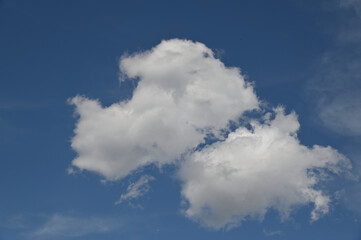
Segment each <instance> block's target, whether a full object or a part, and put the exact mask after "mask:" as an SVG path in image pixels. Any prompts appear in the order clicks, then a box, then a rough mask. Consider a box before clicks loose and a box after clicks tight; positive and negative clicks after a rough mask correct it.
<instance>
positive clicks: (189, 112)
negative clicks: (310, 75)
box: [70, 39, 350, 229]
mask: <svg viewBox="0 0 361 240" xmlns="http://www.w3.org/2000/svg"><path fill="white" fill-rule="evenodd" d="M120 69H121V71H122V74H124V75H125V76H127V77H128V78H139V83H138V86H137V87H136V89H135V90H134V92H133V96H132V98H131V99H129V100H128V101H123V102H120V103H115V104H112V105H111V106H109V107H103V106H102V105H101V104H100V102H99V101H98V100H91V99H87V98H86V97H81V96H77V97H75V98H73V99H72V100H71V103H73V104H74V105H75V106H76V113H77V114H78V115H79V120H78V122H77V125H76V129H75V136H74V138H73V139H72V148H73V149H74V150H75V151H76V152H77V153H78V156H77V157H76V158H75V159H74V160H73V162H72V164H73V166H76V167H78V168H79V169H85V170H89V171H94V172H97V173H100V174H102V175H103V176H105V177H106V178H107V179H108V180H116V179H120V178H123V177H125V176H127V175H129V174H131V173H132V172H133V171H134V170H136V169H139V168H141V167H144V166H146V165H148V164H157V165H159V166H162V165H163V164H172V163H173V164H174V163H175V160H177V159H181V160H182V162H181V166H180V170H179V177H180V179H181V180H182V183H183V185H182V196H183V197H184V199H185V200H186V202H187V203H188V206H187V209H186V210H185V214H186V216H188V217H189V218H191V219H193V220H195V221H197V222H199V223H201V224H202V225H204V226H208V227H211V228H215V229H219V228H223V227H226V228H231V227H234V226H237V225H239V224H240V223H241V222H242V221H243V220H245V219H246V218H258V219H262V218H263V217H264V216H265V214H266V212H267V210H268V209H270V208H273V209H275V210H278V212H279V213H280V215H281V216H282V218H287V217H288V215H289V214H290V212H291V211H292V210H293V209H294V208H295V207H297V206H303V205H308V204H310V203H311V204H313V205H314V209H313V211H312V212H311V220H312V221H313V220H317V219H318V218H319V217H321V216H322V215H324V214H326V213H327V212H328V211H329V203H330V201H331V200H330V197H329V196H328V195H326V194H325V193H324V192H323V191H322V190H320V189H319V188H317V186H318V183H319V182H320V181H321V180H324V178H325V176H327V175H328V173H335V174H338V173H340V172H341V171H342V170H344V169H345V168H346V169H347V168H349V167H350V166H349V162H348V160H347V159H346V158H345V157H344V156H343V155H341V154H339V153H338V152H337V151H336V150H334V149H332V148H331V147H321V146H318V145H315V146H313V147H312V148H309V147H306V146H304V145H302V144H301V143H300V142H299V140H298V138H297V131H298V129H299V127H300V124H299V122H298V120H297V116H296V114H295V113H291V114H288V115H286V114H285V113H284V110H283V108H277V109H275V110H274V112H271V113H268V114H265V116H264V119H262V120H260V121H254V122H251V124H252V129H247V128H245V127H240V128H238V129H237V130H236V131H234V132H231V133H230V134H229V135H228V137H227V138H226V139H221V138H220V139H219V141H218V142H216V143H213V144H208V145H206V146H205V147H203V148H201V149H198V150H197V151H196V150H195V149H196V147H197V146H198V145H199V144H201V143H205V142H204V141H205V140H204V138H205V136H206V134H207V133H213V134H215V136H219V135H218V133H219V131H220V130H222V129H224V128H225V127H226V126H227V124H228V123H229V121H230V120H237V118H239V117H241V116H242V114H243V113H244V112H245V111H247V110H254V109H258V108H259V101H258V99H257V96H256V95H255V93H254V91H253V87H252V86H250V85H249V84H248V83H247V82H245V80H244V77H243V76H242V75H241V74H240V70H239V69H237V68H228V67H225V66H224V64H223V63H222V62H221V61H219V60H218V59H216V58H214V56H213V52H212V51H211V50H210V49H209V48H207V47H206V46H205V45H203V44H201V43H197V42H192V41H187V40H179V39H173V40H169V41H162V42H161V43H160V44H159V45H158V46H156V47H154V48H153V49H151V50H150V51H146V52H142V53H138V54H135V55H131V56H124V57H123V58H122V59H121V61H120ZM70 172H72V170H71V171H70ZM151 180H152V177H150V176H143V177H142V178H140V179H139V180H138V181H137V182H136V183H133V184H131V185H130V186H129V187H128V189H127V192H126V193H124V194H122V195H121V197H120V199H119V201H117V202H116V204H117V203H121V202H123V201H125V200H131V199H134V198H137V197H139V196H141V195H143V194H145V193H146V192H147V191H148V190H149V185H148V184H149V181H151Z"/></svg>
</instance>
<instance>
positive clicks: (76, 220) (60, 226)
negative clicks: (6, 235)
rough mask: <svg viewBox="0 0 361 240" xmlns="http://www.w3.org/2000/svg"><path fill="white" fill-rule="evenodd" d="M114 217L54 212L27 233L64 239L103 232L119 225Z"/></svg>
mask: <svg viewBox="0 0 361 240" xmlns="http://www.w3.org/2000/svg"><path fill="white" fill-rule="evenodd" d="M120 225H121V224H120V223H119V222H117V221H116V220H114V219H102V218H95V217H89V218H88V217H87V218H81V217H72V216H65V215H62V214H54V215H53V216H51V217H50V218H49V219H48V220H47V221H46V222H45V223H44V224H43V225H42V226H41V227H39V228H38V229H36V230H35V231H33V232H31V233H30V234H29V237H31V238H36V239H58V238H59V239H64V238H69V237H79V236H85V235H88V234H90V233H104V232H109V231H113V230H115V229H117V228H119V227H120Z"/></svg>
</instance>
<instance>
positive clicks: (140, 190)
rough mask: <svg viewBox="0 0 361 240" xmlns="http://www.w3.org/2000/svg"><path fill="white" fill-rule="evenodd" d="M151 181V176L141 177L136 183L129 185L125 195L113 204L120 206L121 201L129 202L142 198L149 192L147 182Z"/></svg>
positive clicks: (152, 178)
mask: <svg viewBox="0 0 361 240" xmlns="http://www.w3.org/2000/svg"><path fill="white" fill-rule="evenodd" d="M153 180H154V177H152V176H149V175H143V176H141V177H140V178H139V179H138V181H136V182H135V183H131V184H130V185H129V186H128V188H127V191H126V193H124V194H122V195H120V198H119V200H118V201H116V202H115V204H120V203H122V202H123V201H129V200H133V199H136V198H139V197H141V196H143V195H144V194H146V193H147V192H148V191H149V189H150V187H149V182H150V181H153Z"/></svg>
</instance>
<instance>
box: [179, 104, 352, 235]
mask: <svg viewBox="0 0 361 240" xmlns="http://www.w3.org/2000/svg"><path fill="white" fill-rule="evenodd" d="M269 117H270V115H269V114H268V115H266V120H265V122H264V123H259V122H253V123H252V125H253V126H252V129H247V128H244V127H240V128H238V129H237V130H236V131H235V132H232V133H230V134H229V136H228V138H227V139H226V140H225V141H222V142H216V143H214V144H212V145H209V146H207V147H205V148H203V149H202V150H200V151H198V152H195V153H193V154H191V155H190V156H189V158H187V159H186V161H185V162H184V163H183V165H182V166H181V169H180V172H179V177H180V179H181V180H182V181H183V186H182V196H183V197H184V198H185V200H186V201H187V202H188V207H187V209H186V210H185V214H186V216H188V217H189V218H191V219H193V220H195V221H197V222H199V223H201V224H202V225H204V226H207V227H211V228H215V229H219V228H222V227H226V228H231V227H234V226H237V225H239V224H240V223H241V222H242V221H243V220H245V219H246V218H256V219H261V220H262V219H263V217H264V216H265V214H266V212H267V210H268V209H270V208H273V209H275V210H278V212H279V213H280V215H281V217H282V218H287V217H288V215H289V214H290V212H291V210H292V209H293V208H294V207H297V206H302V205H307V204H309V203H313V205H314V209H313V211H312V213H311V220H312V221H313V220H317V219H318V218H319V217H320V216H322V215H324V214H325V213H327V212H328V211H329V202H330V198H329V196H327V195H326V194H325V193H323V192H322V191H321V190H317V188H316V185H317V184H318V183H319V182H320V181H321V180H322V179H323V178H324V177H325V176H326V175H327V173H328V172H333V173H336V174H338V173H340V172H341V171H342V170H343V169H345V168H349V167H350V166H349V162H348V160H347V159H346V158H345V157H344V156H343V155H341V154H339V153H338V152H337V151H336V150H334V149H332V148H331V147H321V146H317V145H315V146H313V147H312V148H308V147H306V146H304V145H302V144H301V143H300V142H299V140H298V138H297V131H298V129H299V127H300V125H299V122H298V120H297V116H296V114H295V113H290V114H288V115H285V114H284V111H283V109H282V108H277V109H275V118H274V119H267V118H269ZM316 170H317V171H316Z"/></svg>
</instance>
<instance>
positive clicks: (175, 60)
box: [71, 39, 258, 180]
mask: <svg viewBox="0 0 361 240" xmlns="http://www.w3.org/2000/svg"><path fill="white" fill-rule="evenodd" d="M120 69H121V71H122V73H123V74H124V75H126V76H128V77H129V78H139V79H140V81H139V83H138V86H137V88H136V89H135V90H134V92H133V96H132V98H131V99H130V100H129V101H123V102H120V103H115V104H113V105H111V106H109V107H102V106H101V104H100V102H99V101H97V100H91V99H88V98H85V97H81V96H77V97H75V98H73V99H72V100H71V103H73V104H74V105H75V106H76V112H77V113H78V115H79V120H78V123H77V125H76V129H75V136H74V138H73V139H72V145H71V146H72V148H73V149H74V150H75V151H76V152H77V153H78V156H77V157H76V158H75V159H74V160H73V162H72V164H73V165H74V166H76V167H78V168H80V169H86V170H90V171H94V172H97V173H100V174H102V175H103V176H105V177H106V178H108V179H110V180H115V179H119V178H122V177H124V176H126V175H128V174H129V173H130V172H132V171H133V170H135V169H137V168H139V167H141V166H145V165H147V164H150V163H156V164H159V165H162V164H166V163H170V162H172V161H174V160H175V159H178V158H180V156H181V155H182V154H184V153H185V152H187V151H189V150H191V149H193V148H195V147H196V146H197V145H198V144H200V143H202V141H203V139H204V136H205V134H206V133H207V132H209V131H213V132H216V131H217V130H220V129H222V128H224V127H225V126H226V125H227V123H228V121H229V120H235V119H236V118H238V117H239V116H241V115H242V113H244V112H245V111H246V110H251V109H255V108H257V107H258V99H257V97H256V95H255V94H254V92H253V88H252V86H250V85H249V84H248V83H247V82H245V80H244V77H243V76H242V75H241V74H240V70H239V69H238V68H228V67H225V66H224V64H223V63H222V62H221V61H219V60H218V59H216V58H214V55H213V52H212V51H211V50H210V49H209V48H207V47H206V46H205V45H204V44H202V43H198V42H192V41H187V40H179V39H173V40H169V41H162V42H161V43H160V44H159V45H158V46H156V47H154V48H153V49H151V50H150V51H146V52H143V53H138V54H135V55H132V56H125V57H123V58H122V59H121V61H120Z"/></svg>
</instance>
